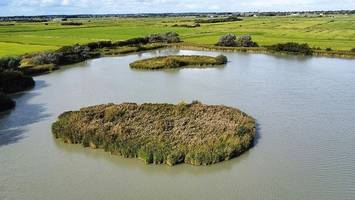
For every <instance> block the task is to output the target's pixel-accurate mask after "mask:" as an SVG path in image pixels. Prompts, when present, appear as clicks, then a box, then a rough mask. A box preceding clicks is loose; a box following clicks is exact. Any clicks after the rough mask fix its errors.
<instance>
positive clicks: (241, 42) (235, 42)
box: [217, 34, 258, 47]
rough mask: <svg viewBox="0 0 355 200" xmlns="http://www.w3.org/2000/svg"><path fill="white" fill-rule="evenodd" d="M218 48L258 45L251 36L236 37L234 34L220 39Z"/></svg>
mask: <svg viewBox="0 0 355 200" xmlns="http://www.w3.org/2000/svg"><path fill="white" fill-rule="evenodd" d="M217 46H223V47H258V44H257V43H256V42H253V41H252V38H251V36H249V35H241V36H236V35H234V34H227V35H224V36H221V37H220V39H219V41H218V43H217Z"/></svg>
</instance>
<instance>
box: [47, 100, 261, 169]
mask: <svg viewBox="0 0 355 200" xmlns="http://www.w3.org/2000/svg"><path fill="white" fill-rule="evenodd" d="M52 132H53V135H54V137H55V138H57V139H61V140H63V141H64V142H66V143H71V144H82V145H83V146H84V147H91V148H100V149H104V150H105V151H107V152H111V153H112V154H115V155H122V156H123V157H126V158H139V159H141V160H143V161H144V162H145V163H146V164H151V163H153V164H167V165H169V166H173V165H176V164H179V163H187V164H191V165H210V164H215V163H218V162H221V161H225V160H229V159H231V158H234V157H236V156H238V155H240V154H242V153H243V152H245V151H247V150H248V149H250V148H251V147H252V146H253V141H254V137H255V134H256V128H255V120H254V119H253V118H252V117H250V116H249V115H247V114H246V113H244V112H242V111H240V110H238V109H236V108H231V107H226V106H223V105H204V104H202V103H200V102H198V101H194V102H192V103H190V104H188V103H179V104H177V105H174V104H153V103H145V104H141V105H139V104H136V103H122V104H118V105H117V104H104V105H97V106H91V107H86V108H82V109H80V110H79V111H69V112H65V113H63V114H61V115H60V116H59V119H58V120H57V121H56V122H54V123H53V125H52Z"/></svg>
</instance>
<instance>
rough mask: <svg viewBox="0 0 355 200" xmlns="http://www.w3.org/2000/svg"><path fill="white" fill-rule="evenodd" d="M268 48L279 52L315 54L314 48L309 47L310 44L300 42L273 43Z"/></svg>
mask: <svg viewBox="0 0 355 200" xmlns="http://www.w3.org/2000/svg"><path fill="white" fill-rule="evenodd" d="M268 49H270V50H273V51H278V52H289V53H297V54H304V55H312V54H313V50H312V49H311V48H310V47H309V45H308V44H298V43H294V42H289V43H284V44H276V45H272V46H269V47H268Z"/></svg>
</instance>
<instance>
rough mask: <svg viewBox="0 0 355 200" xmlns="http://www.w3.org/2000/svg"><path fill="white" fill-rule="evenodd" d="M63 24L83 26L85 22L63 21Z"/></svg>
mask: <svg viewBox="0 0 355 200" xmlns="http://www.w3.org/2000/svg"><path fill="white" fill-rule="evenodd" d="M61 25H62V26H81V25H83V23H81V22H62V23H61Z"/></svg>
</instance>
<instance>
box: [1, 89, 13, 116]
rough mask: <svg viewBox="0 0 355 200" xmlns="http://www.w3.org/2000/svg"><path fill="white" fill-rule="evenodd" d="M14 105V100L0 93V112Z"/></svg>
mask: <svg viewBox="0 0 355 200" xmlns="http://www.w3.org/2000/svg"><path fill="white" fill-rule="evenodd" d="M14 107H15V102H14V101H13V100H12V99H11V98H10V97H8V96H6V95H5V94H3V93H0V112H3V111H6V110H9V109H11V108H14Z"/></svg>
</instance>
